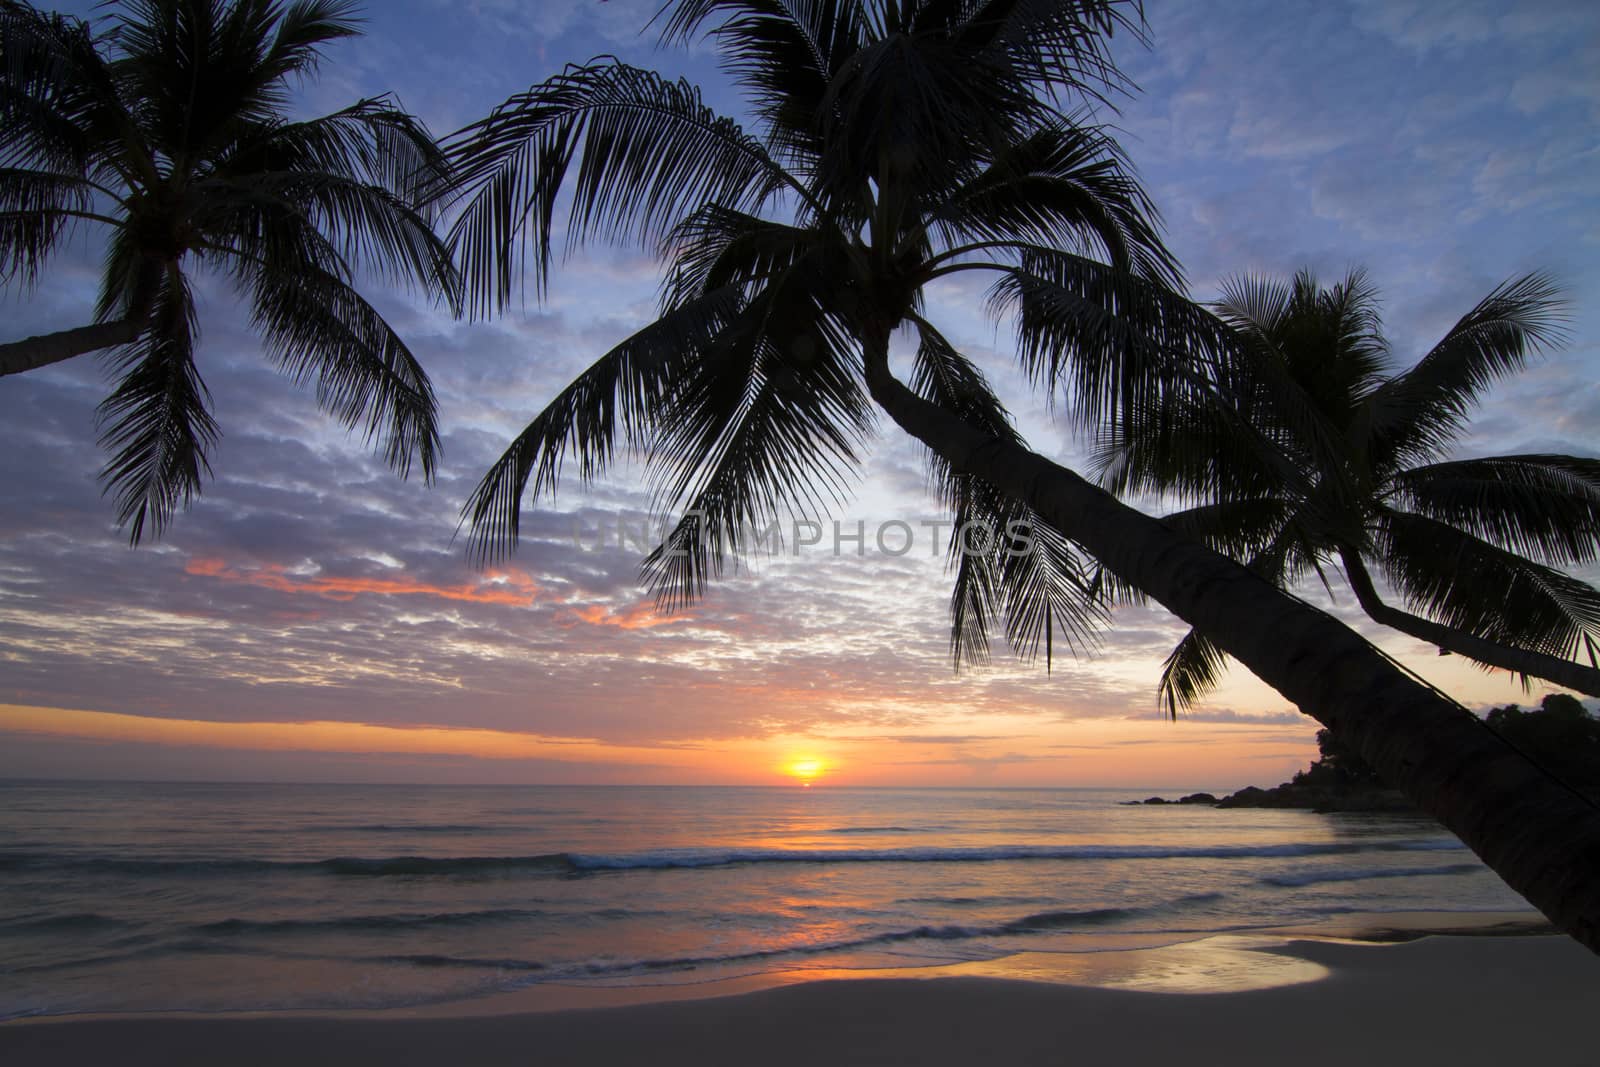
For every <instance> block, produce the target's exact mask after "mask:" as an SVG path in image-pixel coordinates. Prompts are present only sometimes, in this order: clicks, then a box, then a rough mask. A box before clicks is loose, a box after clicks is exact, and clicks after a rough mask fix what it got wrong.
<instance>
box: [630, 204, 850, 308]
mask: <svg viewBox="0 0 1600 1067" xmlns="http://www.w3.org/2000/svg"><path fill="white" fill-rule="evenodd" d="M828 245H829V242H828V241H827V240H826V236H825V235H823V234H819V233H818V232H817V231H815V230H813V229H808V228H802V227H797V226H789V225H785V224H783V223H780V222H773V221H771V220H768V219H763V218H760V217H758V216H755V215H750V214H747V213H746V212H743V211H736V210H734V209H732V208H725V207H720V206H717V205H714V204H712V205H707V206H706V207H704V208H701V209H700V210H699V211H696V212H694V213H692V214H690V215H689V216H687V217H686V218H685V219H683V221H682V222H680V223H678V224H677V225H676V226H674V227H673V228H672V232H671V233H669V234H668V235H667V236H666V238H665V240H663V242H662V247H661V253H662V257H663V258H664V259H665V260H666V269H665V272H664V280H663V282H662V297H661V305H662V307H663V308H664V309H671V308H675V307H679V306H681V305H683V304H685V303H687V302H689V301H692V300H696V299H698V298H700V297H701V296H704V295H705V294H707V293H710V292H715V291H717V290H719V289H723V288H726V287H728V286H738V287H740V288H742V289H744V290H745V291H746V292H747V293H754V292H755V291H756V290H757V289H759V288H760V286H761V285H762V284H763V283H764V282H765V281H766V280H767V279H769V278H773V277H776V276H777V275H779V274H780V273H782V272H783V271H785V270H788V269H790V268H792V267H796V266H797V265H799V264H800V263H801V261H802V260H806V259H812V260H815V259H816V258H817V257H819V256H826V255H828V254H829V253H830V251H831V250H830V249H829V247H828Z"/></svg>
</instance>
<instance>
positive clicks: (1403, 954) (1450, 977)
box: [0, 911, 1594, 1067]
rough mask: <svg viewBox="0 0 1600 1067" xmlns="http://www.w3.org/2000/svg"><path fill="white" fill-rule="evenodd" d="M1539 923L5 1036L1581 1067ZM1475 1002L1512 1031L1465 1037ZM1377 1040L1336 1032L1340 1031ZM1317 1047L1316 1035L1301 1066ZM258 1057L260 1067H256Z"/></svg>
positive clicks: (1425, 916) (1273, 937)
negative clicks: (1376, 1057) (1530, 1060)
mask: <svg viewBox="0 0 1600 1067" xmlns="http://www.w3.org/2000/svg"><path fill="white" fill-rule="evenodd" d="M1553 932H1555V931H1554V930H1553V928H1551V927H1550V925H1549V924H1548V923H1547V922H1545V921H1544V920H1543V919H1542V918H1541V917H1540V916H1538V915H1537V914H1536V913H1534V912H1531V911H1529V912H1507V913H1477V914H1463V913H1396V914H1366V915H1356V916H1343V917H1340V918H1339V919H1338V920H1335V921H1333V922H1330V923H1326V924H1318V925H1316V926H1310V927H1294V928H1284V929H1280V930H1274V931H1254V932H1250V933H1248V934H1239V933H1231V934H1214V935H1210V936H1205V937H1201V938H1198V939H1196V940H1191V941H1186V942H1179V943H1175V944H1174V943H1168V944H1160V945H1153V946H1148V947H1143V948H1140V947H1133V948H1128V949H1125V950H1123V951H1101V952H1080V953H1052V952H1032V953H1022V954H1019V955H1018V956H1015V957H1009V958H1007V959H1003V960H995V961H985V962H982V963H968V964H955V965H948V966H943V967H930V968H921V969H898V970H892V971H848V972H847V971H810V972H806V971H799V972H788V973H786V974H779V975H768V976H762V977H761V978H749V979H732V980H728V981H720V982H709V983H700V984H682V985H673V986H633V987H628V988H616V987H612V988H601V989H592V988H590V989H575V988H572V987H555V988H552V987H549V986H535V987H531V988H529V989H525V990H521V991H517V992H512V993H506V994H501V995H498V996H495V997H488V998H481V999H479V1000H475V1001H464V1002H457V1003H454V1004H445V1005H436V1006H432V1007H425V1008H414V1009H389V1010H384V1011H371V1012H320V1013H305V1012H252V1013H229V1014H216V1015H200V1014H148V1015H146V1014H132V1015H100V1016H53V1017H39V1018H32V1019H21V1020H14V1021H12V1022H9V1023H5V1024H0V1059H4V1061H5V1062H6V1063H8V1064H11V1065H15V1067H25V1065H29V1064H44V1063H63V1062H75V1063H76V1062H82V1063H89V1062H102V1061H110V1060H113V1059H114V1060H116V1062H118V1063H120V1064H122V1065H123V1067H138V1065H140V1064H147V1063H148V1064H156V1063H160V1064H164V1065H173V1064H190V1063H193V1064H201V1063H206V1064H209V1063H220V1062H235V1063H241V1062H249V1063H253V1064H279V1063H291V1062H292V1063H294V1064H295V1065H296V1067H311V1065H315V1064H323V1063H327V1064H334V1063H338V1064H346V1065H351V1067H362V1065H364V1064H390V1063H397V1062H422V1061H423V1060H425V1059H433V1058H435V1057H447V1058H449V1059H460V1058H462V1057H466V1058H467V1059H470V1061H471V1062H473V1063H475V1064H485V1065H488V1064H502V1063H503V1064H512V1063H518V1064H521V1063H527V1062H529V1061H530V1060H531V1059H532V1058H533V1057H535V1056H536V1057H537V1058H538V1060H539V1061H540V1062H545V1063H577V1062H604V1063H612V1062H615V1063H624V1062H646V1061H647V1060H648V1062H652V1063H658V1064H663V1065H672V1064H680V1063H681V1064H694V1065H696V1067H705V1065H711V1064H722V1063H727V1064H734V1063H739V1064H743V1063H748V1062H750V1061H751V1060H752V1059H754V1058H757V1057H759V1059H760V1060H761V1061H762V1062H763V1063H769V1064H780V1065H781V1064H791V1063H792V1064H810V1063H815V1062H825V1061H828V1060H830V1059H831V1060H834V1061H839V1060H840V1059H841V1058H842V1059H843V1061H844V1062H850V1063H861V1064H866V1063H923V1064H931V1065H939V1064H959V1063H968V1062H971V1061H973V1060H974V1059H975V1058H977V1057H978V1056H979V1055H980V1054H981V1055H986V1056H988V1057H990V1058H995V1057H998V1058H999V1059H1001V1060H1002V1061H1005V1062H1035V1061H1037V1062H1043V1058H1045V1057H1058V1056H1059V1055H1061V1054H1062V1052H1063V1051H1064V1050H1065V1049H1068V1048H1071V1049H1074V1050H1076V1051H1077V1052H1078V1053H1086V1054H1089V1055H1091V1056H1093V1055H1094V1054H1095V1052H1096V1051H1097V1050H1098V1051H1099V1052H1101V1053H1102V1054H1104V1055H1107V1056H1109V1055H1111V1054H1112V1053H1113V1052H1115V1054H1116V1055H1117V1057H1118V1058H1119V1059H1120V1060H1122V1061H1124V1062H1127V1063H1129V1064H1144V1063H1156V1062H1170V1061H1171V1057H1172V1056H1173V1055H1174V1054H1175V1053H1182V1052H1183V1051H1184V1050H1185V1049H1188V1050H1190V1051H1192V1050H1193V1049H1194V1048H1205V1049H1207V1050H1208V1052H1209V1053H1210V1054H1212V1055H1216V1056H1221V1055H1224V1054H1226V1055H1227V1057H1228V1062H1229V1063H1231V1064H1240V1065H1243V1064H1256V1063H1260V1064H1267V1063H1280V1062H1282V1060H1283V1057H1285V1056H1289V1055H1293V1056H1294V1057H1295V1059H1296V1060H1297V1061H1298V1062H1301V1063H1329V1064H1333V1063H1343V1062H1349V1061H1350V1058H1351V1057H1352V1056H1357V1055H1365V1056H1368V1057H1370V1055H1371V1052H1372V1049H1373V1047H1374V1045H1373V1043H1374V1042H1381V1047H1382V1048H1383V1049H1384V1055H1383V1057H1382V1062H1400V1059H1401V1058H1402V1057H1410V1058H1420V1061H1422V1062H1450V1063H1452V1064H1456V1065H1470V1064H1498V1063H1501V1062H1504V1060H1505V1058H1506V1057H1508V1056H1510V1055H1512V1054H1513V1053H1516V1054H1519V1055H1522V1056H1530V1055H1531V1056H1534V1057H1536V1058H1538V1059H1539V1061H1540V1062H1545V1063H1551V1064H1563V1063H1576V1062H1577V1060H1575V1059H1574V1058H1573V1055H1574V1052H1575V1050H1578V1049H1581V1048H1585V1047H1586V1040H1587V1034H1586V1031H1585V1030H1584V1029H1583V1028H1584V1025H1585V1024H1584V1023H1583V1021H1582V1020H1583V1018H1584V1016H1583V1013H1582V1012H1581V1011H1579V1010H1578V1007H1579V1003H1580V1001H1581V1000H1582V999H1583V997H1584V996H1585V993H1586V991H1592V988H1593V977H1594V964H1593V957H1592V956H1591V955H1590V954H1589V953H1588V952H1587V951H1586V950H1585V949H1584V948H1582V947H1581V946H1579V945H1578V944H1576V943H1575V942H1572V941H1570V940H1569V939H1567V938H1562V937H1546V936H1536V935H1538V934H1541V933H1553ZM1472 998H1480V999H1481V1001H1482V1002H1484V1003H1493V1004H1495V1005H1496V1017H1505V1016H1503V1015H1502V1013H1509V1017H1515V1018H1518V1019H1519V1020H1522V1023H1523V1024H1522V1025H1518V1026H1517V1027H1502V1026H1492V1027H1484V1028H1476V1027H1471V1026H1462V1025H1461V1018H1460V1014H1459V1011H1460V1004H1461V1003H1462V1002H1463V1000H1465V999H1472ZM1337 1017H1345V1018H1361V1019H1363V1020H1364V1023H1363V1026H1362V1027H1360V1028H1359V1029H1358V1028H1334V1029H1329V1028H1328V1027H1327V1026H1326V1022H1327V1020H1328V1019H1329V1018H1337ZM1309 1033H1318V1034H1319V1035H1321V1036H1320V1037H1319V1039H1318V1041H1317V1043H1316V1045H1315V1047H1310V1046H1307V1044H1306V1042H1305V1037H1306V1035H1307V1034H1309ZM247 1050H248V1052H247Z"/></svg>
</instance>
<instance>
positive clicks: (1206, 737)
mask: <svg viewBox="0 0 1600 1067" xmlns="http://www.w3.org/2000/svg"><path fill="white" fill-rule="evenodd" d="M663 710H665V709H663ZM968 725H969V726H981V727H984V728H987V729H992V730H995V731H996V733H995V734H994V735H993V736H980V735H974V736H972V737H971V738H967V737H958V736H954V735H930V736H928V737H927V738H922V737H918V736H916V735H894V736H884V735H880V734H877V733H876V732H874V733H871V734H868V733H866V732H865V731H861V732H859V733H857V732H856V731H851V730H839V729H836V730H834V731H831V732H826V733H818V734H809V733H798V732H796V733H783V734H774V735H768V736H755V737H751V736H745V737H717V736H708V737H683V738H674V739H668V740H661V741H653V740H649V739H642V740H639V741H621V740H606V739H604V738H596V737H584V736H581V735H576V734H561V733H557V732H555V731H551V732H549V733H539V732H534V731H532V730H529V731H519V730H516V729H508V728H503V727H502V728H495V727H486V726H475V725H471V724H470V723H462V724H459V725H455V724H452V725H444V724H403V723H381V722H359V721H328V720H310V721H306V720H302V721H295V722H271V721H254V722H217V721H210V720H203V719H197V718H162V717H159V716H154V715H140V714H127V713H117V712H103V711H84V710H73V709H65V708H50V707H37V706H28V705H17V704H0V753H3V752H4V751H5V750H6V749H7V748H8V747H10V748H11V749H12V751H13V754H14V755H17V756H18V758H23V757H22V756H21V753H22V752H24V751H25V750H24V749H23V747H22V745H21V743H20V742H21V740H22V739H23V738H26V737H33V738H39V739H50V738H54V739H59V740H61V741H84V742H94V743H101V744H104V743H111V744H117V745H122V746H126V748H125V750H124V755H123V756H122V759H123V761H124V766H126V768H127V769H128V771H129V773H137V772H138V768H139V767H140V766H141V763H142V761H144V760H145V757H144V756H143V755H141V754H140V750H141V748H143V749H150V750H154V749H166V750H173V749H206V748H210V749H226V750H232V751H236V752H257V753H262V754H263V755H265V754H269V753H280V754H282V753H310V754H316V753H323V754H349V755H353V756H356V757H359V758H363V759H369V760H370V759H376V760H377V761H378V762H379V763H381V764H385V765H388V766H390V767H391V768H392V769H393V771H394V772H395V773H396V774H397V775H400V776H404V777H409V776H411V775H413V774H415V773H418V772H417V771H416V768H418V767H422V766H423V764H420V763H418V758H419V757H420V758H428V757H448V758H454V759H458V760H460V759H465V760H471V761H477V762H481V764H482V766H483V767H484V768H485V772H484V773H485V775H486V776H489V777H494V776H500V777H502V778H503V777H504V775H506V774H508V773H525V774H526V775H527V776H528V781H529V782H530V783H532V782H535V781H543V780H546V778H547V777H549V776H550V775H555V776H556V777H557V778H558V779H560V780H573V776H574V775H577V776H580V777H579V778H578V779H576V780H594V781H607V782H638V783H641V784H644V783H655V784H678V785H700V784H704V785H713V784H727V785H771V784H772V783H773V781H774V778H775V777H776V778H777V779H778V780H782V781H787V782H790V783H793V784H794V785H796V786H800V787H802V788H808V787H812V786H815V785H816V784H818V783H819V782H826V783H827V784H829V785H836V786H839V787H841V788H850V787H854V786H908V787H922V786H976V787H992V786H1020V787H1041V788H1049V787H1053V786H1069V787H1096V788H1098V787H1117V786H1138V787H1141V788H1143V787H1151V789H1152V791H1157V789H1158V788H1167V787H1183V788H1185V789H1186V790H1189V791H1192V790H1193V789H1207V790H1210V791H1211V792H1218V791H1219V790H1226V791H1232V790H1233V789H1237V788H1240V787H1241V786H1245V785H1274V784H1276V783H1277V782H1280V781H1283V780H1285V779H1286V778H1288V777H1289V776H1290V775H1292V774H1293V773H1294V772H1295V771H1297V770H1301V769H1303V768H1304V767H1305V765H1306V764H1307V763H1309V762H1310V760H1311V759H1314V758H1315V754H1316V749H1315V746H1314V744H1313V743H1312V738H1311V734H1312V733H1313V731H1314V725H1313V724H1311V723H1310V722H1309V721H1308V722H1307V723H1306V724H1305V725H1287V724H1261V725H1256V724H1245V723H1235V724H1204V723H1193V724H1182V723H1180V724H1174V723H1168V722H1164V721H1154V720H1152V721H1134V720H1127V719H1098V720H1079V721H1075V722H1051V723H1038V722H1033V723H1024V721H1022V720H1021V719H1010V720H1007V719H1001V718H999V717H995V716H990V717H987V718H985V719H980V720H978V721H976V722H973V721H971V720H969V721H968ZM546 729H547V730H548V729H549V727H548V726H547V727H546ZM8 737H9V738H11V739H14V740H8V739H7V738H8ZM821 751H825V752H826V755H825V756H824V755H821V754H819V752H821ZM518 761H523V762H525V763H526V764H527V770H526V771H525V772H511V771H507V770H493V769H490V768H494V767H499V768H505V767H507V766H508V765H512V764H515V763H517V762H518ZM13 762H15V761H13ZM368 765H370V763H369V764H368ZM15 766H16V768H18V769H19V770H20V769H23V768H25V767H26V766H27V765H26V764H25V763H22V762H15ZM275 766H279V767H281V766H282V764H281V763H279V764H275ZM306 766H307V767H308V768H314V767H316V766H318V764H317V763H316V762H314V760H310V759H308V761H307V764H306ZM456 766H457V767H458V769H459V770H460V771H461V773H468V774H470V773H471V772H470V768H467V767H461V765H460V764H457V765H456ZM24 773H26V772H24ZM89 776H90V777H99V776H100V775H99V773H98V772H97V773H94V774H91V775H89ZM423 776H424V777H426V773H425V772H423Z"/></svg>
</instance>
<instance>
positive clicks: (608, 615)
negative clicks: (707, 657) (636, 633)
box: [572, 604, 687, 630]
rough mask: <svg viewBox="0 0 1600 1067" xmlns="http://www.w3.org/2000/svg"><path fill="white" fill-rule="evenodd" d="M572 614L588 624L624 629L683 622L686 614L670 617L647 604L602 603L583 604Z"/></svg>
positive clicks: (646, 627)
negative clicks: (622, 605) (613, 606)
mask: <svg viewBox="0 0 1600 1067" xmlns="http://www.w3.org/2000/svg"><path fill="white" fill-rule="evenodd" d="M572 614H573V615H575V616H577V617H578V618H579V619H581V620H582V621H584V622H586V623H588V624H589V625H590V626H616V627H620V628H621V629H624V630H648V629H650V628H651V627H654V626H665V625H667V624H669V623H674V622H683V621H685V620H686V619H687V616H683V615H679V616H675V617H672V618H667V617H666V616H662V615H657V614H656V611H655V608H653V607H651V606H650V605H649V604H629V605H627V606H626V607H621V608H608V607H606V606H605V605H603V604H584V605H582V606H580V607H575V608H573V609H572Z"/></svg>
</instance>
